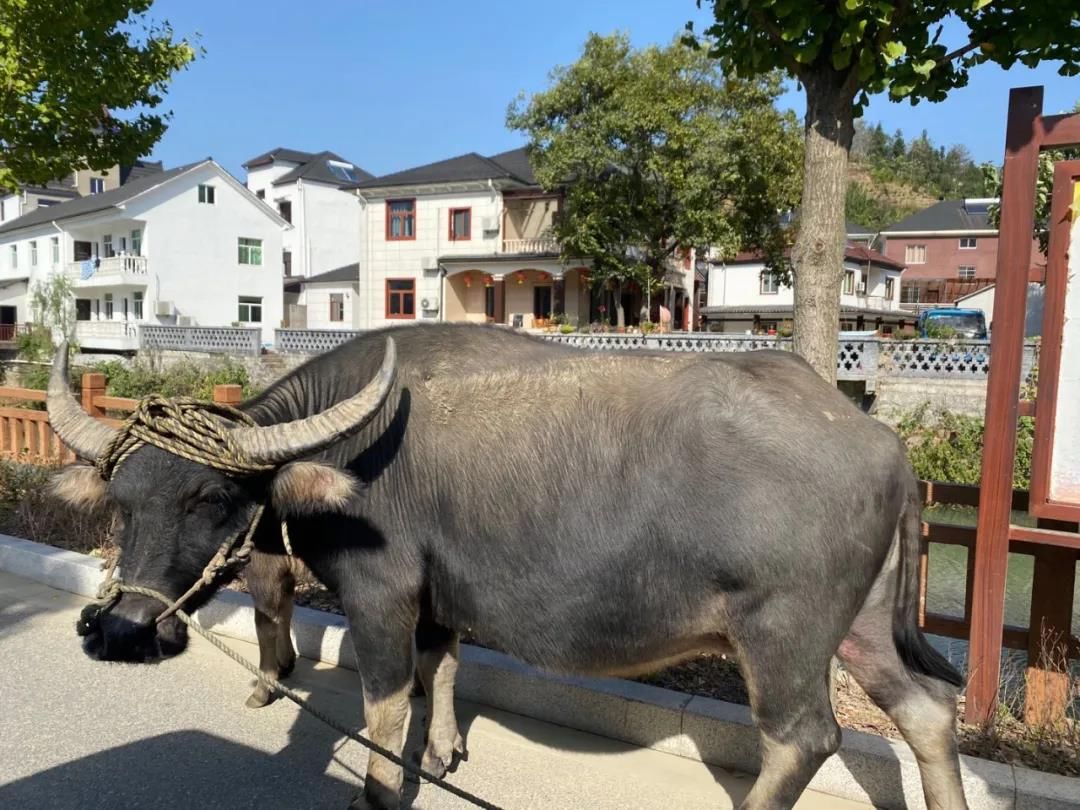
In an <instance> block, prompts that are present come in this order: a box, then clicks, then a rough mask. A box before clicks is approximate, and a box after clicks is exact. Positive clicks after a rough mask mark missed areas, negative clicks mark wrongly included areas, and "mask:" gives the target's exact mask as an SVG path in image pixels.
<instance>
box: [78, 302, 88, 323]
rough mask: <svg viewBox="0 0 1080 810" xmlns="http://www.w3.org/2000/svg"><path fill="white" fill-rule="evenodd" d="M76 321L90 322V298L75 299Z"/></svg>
mask: <svg viewBox="0 0 1080 810" xmlns="http://www.w3.org/2000/svg"><path fill="white" fill-rule="evenodd" d="M75 320H77V321H88V320H90V299H89V298H76V299H75Z"/></svg>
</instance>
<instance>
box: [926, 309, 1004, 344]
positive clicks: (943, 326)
mask: <svg viewBox="0 0 1080 810" xmlns="http://www.w3.org/2000/svg"><path fill="white" fill-rule="evenodd" d="M918 328H919V337H923V338H935V337H957V338H965V339H967V340H986V339H987V337H988V333H987V330H986V316H985V315H983V311H982V310H981V309H958V308H957V307H941V308H939V309H927V310H925V311H923V312H921V313H920V314H919V326H918Z"/></svg>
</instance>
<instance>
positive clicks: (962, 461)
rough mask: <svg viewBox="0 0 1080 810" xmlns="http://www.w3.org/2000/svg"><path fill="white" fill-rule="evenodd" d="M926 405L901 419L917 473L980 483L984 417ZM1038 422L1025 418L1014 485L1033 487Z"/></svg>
mask: <svg viewBox="0 0 1080 810" xmlns="http://www.w3.org/2000/svg"><path fill="white" fill-rule="evenodd" d="M928 411H929V408H928V407H927V406H926V405H923V406H922V407H920V408H916V409H915V410H914V411H910V412H908V413H906V414H903V416H902V417H901V418H900V421H899V423H898V424H897V426H896V432H897V433H898V434H899V436H900V438H901V439H902V440H903V442H904V444H905V446H906V447H907V451H908V458H909V460H910V461H911V465H912V467H913V468H914V469H915V474H916V475H917V476H918V477H919V478H921V479H924V480H928V481H949V482H952V483H955V484H978V483H979V479H980V477H981V474H982V450H983V427H984V426H983V420H982V419H981V418H979V417H977V416H963V415H961V414H955V413H952V412H950V411H946V410H941V411H937V412H936V413H934V414H929V413H928ZM1034 438H1035V421H1034V420H1033V419H1031V418H1030V417H1022V418H1021V419H1020V421H1019V426H1018V430H1017V440H1016V464H1015V466H1014V468H1013V487H1014V488H1016V489H1028V488H1029V487H1030V486H1031V449H1032V446H1033V444H1034Z"/></svg>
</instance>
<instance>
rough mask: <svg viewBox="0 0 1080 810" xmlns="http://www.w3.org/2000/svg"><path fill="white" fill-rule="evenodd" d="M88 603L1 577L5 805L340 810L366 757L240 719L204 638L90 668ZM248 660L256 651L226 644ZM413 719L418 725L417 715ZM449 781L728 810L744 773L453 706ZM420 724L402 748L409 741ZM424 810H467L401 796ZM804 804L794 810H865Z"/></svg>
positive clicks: (296, 720)
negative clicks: (83, 628)
mask: <svg viewBox="0 0 1080 810" xmlns="http://www.w3.org/2000/svg"><path fill="white" fill-rule="evenodd" d="M84 603H85V600H83V599H81V598H79V597H76V596H73V595H71V594H67V593H64V592H62V591H56V590H52V589H50V588H46V587H44V586H41V585H37V584H35V583H31V582H28V581H26V580H22V579H18V578H16V577H12V576H10V575H8V574H4V573H0V662H2V669H0V808H49V810H61V808H79V810H93V808H109V810H116V809H117V808H136V807H139V808H142V807H153V808H160V809H161V810H165V809H167V808H178V809H179V808H184V809H185V810H187V808H192V807H208V808H209V807H214V808H217V807H229V808H241V807H252V808H254V807H257V808H259V809H260V810H270V809H271V808H289V809H290V810H292V809H293V808H322V807H329V808H338V810H340V809H341V808H344V807H345V806H346V805H347V804H348V802H349V799H350V798H351V796H352V795H353V793H354V792H355V791H356V790H357V788H358V786H359V785H360V784H361V774H362V773H363V768H364V762H365V751H364V749H363V748H361V747H360V746H359V745H357V744H356V743H353V742H348V743H342V741H341V738H339V737H338V736H337V735H336V734H335V733H334V732H333V731H331V730H330V729H328V728H326V727H325V726H323V725H322V724H320V723H319V722H318V721H316V720H314V719H311V718H309V717H308V716H307V715H304V714H302V713H300V712H299V710H298V709H297V708H296V707H295V706H293V705H292V704H291V703H288V702H287V701H279V702H277V703H275V704H273V705H272V706H270V707H268V708H265V709H259V710H251V709H247V708H245V707H244V705H243V703H244V699H245V698H246V697H247V695H248V693H249V691H250V688H251V687H250V684H251V681H250V679H249V677H248V676H247V673H245V672H243V671H242V670H240V669H239V667H237V666H236V665H235V664H234V663H233V662H231V661H229V660H228V659H227V658H225V657H224V656H222V655H221V654H220V653H219V652H218V651H217V650H214V649H213V648H212V647H210V646H209V645H208V644H206V643H205V642H203V641H202V640H199V639H196V641H195V642H194V643H193V645H192V647H191V649H189V650H188V652H186V653H185V654H184V655H182V656H179V657H178V658H175V659H172V660H170V661H166V662H164V663H161V664H157V665H154V666H135V665H124V664H104V663H98V662H93V661H91V660H89V659H88V658H86V657H85V656H84V655H83V654H82V652H81V651H80V649H79V645H78V639H77V638H76V636H75V633H74V629H73V628H74V622H75V617H76V614H77V612H78V610H79V608H80V607H81V606H82V604H84ZM232 643H233V645H234V646H235V647H236V648H237V649H240V650H242V651H243V652H244V654H246V655H247V656H248V657H251V658H254V656H255V647H254V645H251V644H245V643H243V642H232ZM292 682H293V683H294V685H297V686H298V688H300V689H301V690H302V691H304V692H309V693H310V694H311V696H312V699H313V701H314V702H316V703H317V704H318V705H320V706H321V707H322V708H323V709H326V710H329V711H331V712H333V713H334V714H336V715H337V716H338V717H340V718H342V719H344V720H346V721H348V720H353V719H356V718H359V717H360V715H361V700H360V697H359V689H358V688H357V687H358V682H357V676H356V674H355V673H352V672H349V671H347V670H338V669H332V668H328V667H323V666H316V665H312V664H311V663H310V662H303V661H302V662H301V663H300V665H299V666H298V668H297V673H296V675H294V676H293V679H292ZM416 714H418V712H414V716H415V715H416ZM459 716H460V718H461V722H462V726H463V731H464V732H465V734H466V736H467V738H468V743H469V750H470V760H469V761H468V762H466V763H464V764H463V765H462V766H461V767H460V768H459V769H458V771H457V772H456V773H455V774H454V776H453V780H454V782H455V783H456V784H458V785H460V786H461V787H464V788H466V789H467V790H470V791H473V792H475V793H477V794H478V795H481V796H484V797H485V798H487V799H488V800H490V801H493V802H495V803H497V804H499V805H501V806H502V807H505V808H508V810H510V809H512V808H538V809H539V808H543V809H544V810H547V808H560V809H561V808H598V809H601V810H602V809H604V808H612V810H614V809H615V808H618V809H619V810H628V809H629V808H635V809H636V808H642V810H653V808H655V809H656V810H660V809H661V808H663V809H664V810H669V808H680V810H682V809H683V808H685V809H686V810H693V809H694V808H702V810H704V808H709V810H717V808H729V807H731V806H732V803H733V801H734V802H737V801H739V800H740V799H741V798H742V797H743V796H744V795H745V793H746V791H747V790H748V789H749V786H750V783H751V780H750V778H749V777H747V776H744V775H738V774H733V773H729V772H724V771H720V770H717V769H712V768H708V767H706V766H704V765H702V764H701V763H698V762H692V761H690V760H686V759H682V758H679V757H675V756H671V755H668V754H661V753H658V752H655V751H649V750H644V749H639V748H635V747H633V746H629V745H624V744H622V743H616V742H612V741H610V740H607V739H604V738H601V737H596V736H593V735H590V734H584V733H581V732H577V731H571V730H568V729H565V728H562V727H559V726H554V725H550V724H547V723H542V722H538V721H535V720H531V719H528V718H524V717H521V716H519V715H514V714H508V713H506V712H499V711H495V710H492V709H489V708H487V707H481V706H475V705H471V704H467V703H462V704H461V706H460V715H459ZM418 734H419V732H418V729H417V728H416V724H415V723H414V724H413V728H412V729H411V731H410V740H411V741H413V743H414V744H415V742H416V741H417V740H418ZM409 788H410V790H409V793H408V794H407V795H408V797H409V798H411V799H412V801H413V804H412V806H413V807H415V808H420V809H421V810H429V809H430V810H440V809H441V808H448V809H449V808H463V807H465V806H466V805H465V804H464V803H462V802H461V801H460V800H458V799H456V798H454V797H452V796H449V795H448V794H445V793H443V792H442V791H439V790H438V789H437V788H434V787H432V786H431V785H424V786H422V787H417V786H415V785H410V786H409ZM861 806H862V805H857V804H855V803H852V802H845V801H842V800H840V799H835V798H832V797H828V796H822V795H820V794H808V795H806V796H805V797H804V798H803V800H802V802H801V803H800V804H799V807H800V808H804V809H805V810H818V809H819V808H820V809H822V810H824V808H836V810H845V808H855V807H861Z"/></svg>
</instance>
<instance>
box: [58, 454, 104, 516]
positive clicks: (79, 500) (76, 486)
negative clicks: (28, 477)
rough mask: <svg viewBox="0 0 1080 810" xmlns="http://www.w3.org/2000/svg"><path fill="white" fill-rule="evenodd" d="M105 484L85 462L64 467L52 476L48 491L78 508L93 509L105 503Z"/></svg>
mask: <svg viewBox="0 0 1080 810" xmlns="http://www.w3.org/2000/svg"><path fill="white" fill-rule="evenodd" d="M106 492H107V485H106V484H105V481H104V480H103V479H102V477H101V476H100V475H99V474H98V471H97V470H96V469H94V468H93V467H90V466H87V465H86V464H73V465H71V466H70V467H65V468H64V469H63V470H61V471H60V472H59V473H57V474H56V475H54V476H53V477H52V480H51V481H50V482H49V493H50V494H51V495H53V496H54V497H56V498H59V499H60V500H62V501H64V502H65V503H68V504H70V505H71V506H74V507H76V508H78V509H94V508H96V507H99V506H101V505H103V504H104V503H105V494H106Z"/></svg>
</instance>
